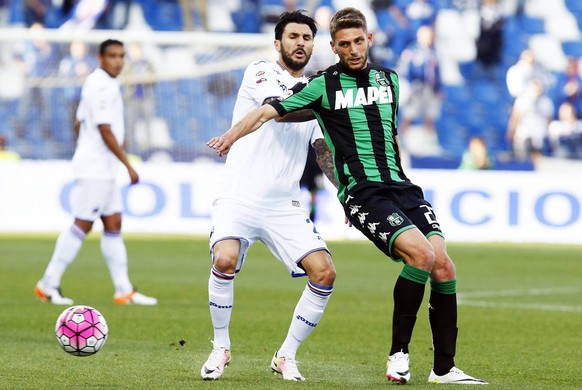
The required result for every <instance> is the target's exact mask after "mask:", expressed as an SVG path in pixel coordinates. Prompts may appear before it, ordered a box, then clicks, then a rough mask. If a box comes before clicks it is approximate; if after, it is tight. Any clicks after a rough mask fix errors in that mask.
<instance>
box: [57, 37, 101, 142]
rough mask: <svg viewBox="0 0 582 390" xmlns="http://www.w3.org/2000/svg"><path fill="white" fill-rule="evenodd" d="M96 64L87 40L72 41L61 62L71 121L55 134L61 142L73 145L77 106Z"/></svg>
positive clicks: (60, 71) (60, 73)
mask: <svg viewBox="0 0 582 390" xmlns="http://www.w3.org/2000/svg"><path fill="white" fill-rule="evenodd" d="M96 65H97V64H96V63H95V61H94V59H93V57H92V56H90V55H89V48H88V47H87V44H86V43H85V42H82V41H73V42H71V44H70V45H69V53H68V54H67V55H66V56H64V57H63V59H62V60H61V62H60V64H59V77H60V78H61V80H62V81H64V82H66V83H67V86H65V87H64V89H63V93H64V98H65V101H66V106H67V114H68V115H67V121H66V123H70V124H71V127H70V128H67V129H64V128H63V129H59V133H58V134H55V139H56V141H57V142H59V143H63V144H67V145H69V144H70V146H71V147H73V144H74V138H73V136H74V131H73V128H72V125H73V124H74V123H75V116H76V113H77V107H78V106H79V102H80V101H81V86H82V85H83V82H84V81H85V78H86V77H87V76H88V75H89V73H91V72H92V71H93V69H94V68H95V66H96Z"/></svg>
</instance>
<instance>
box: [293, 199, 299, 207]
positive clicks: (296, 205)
mask: <svg viewBox="0 0 582 390" xmlns="http://www.w3.org/2000/svg"><path fill="white" fill-rule="evenodd" d="M291 206H293V207H300V206H301V203H299V201H298V200H292V201H291Z"/></svg>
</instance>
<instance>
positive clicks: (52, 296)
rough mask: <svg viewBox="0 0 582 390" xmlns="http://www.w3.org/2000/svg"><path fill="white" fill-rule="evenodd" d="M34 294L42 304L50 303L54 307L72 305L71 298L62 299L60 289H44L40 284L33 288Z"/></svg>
mask: <svg viewBox="0 0 582 390" xmlns="http://www.w3.org/2000/svg"><path fill="white" fill-rule="evenodd" d="M34 293H35V294H36V296H37V297H38V298H39V299H40V300H41V301H44V302H50V303H52V304H55V305H69V306H70V305H72V304H73V300H72V299H71V298H66V297H63V294H62V293H61V289H60V288H59V287H57V288H44V287H43V286H42V285H41V283H40V282H38V283H37V284H36V286H35V287H34Z"/></svg>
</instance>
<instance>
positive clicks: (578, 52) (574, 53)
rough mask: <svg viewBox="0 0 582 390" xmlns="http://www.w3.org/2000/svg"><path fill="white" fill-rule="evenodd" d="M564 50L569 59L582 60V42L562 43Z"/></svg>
mask: <svg viewBox="0 0 582 390" xmlns="http://www.w3.org/2000/svg"><path fill="white" fill-rule="evenodd" d="M562 50H564V54H566V55H567V56H568V57H578V58H582V42H580V41H567V42H562Z"/></svg>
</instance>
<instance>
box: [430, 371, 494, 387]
mask: <svg viewBox="0 0 582 390" xmlns="http://www.w3.org/2000/svg"><path fill="white" fill-rule="evenodd" d="M428 381H429V383H440V384H459V385H487V384H488V383H487V382H486V381H484V380H483V379H477V378H473V377H472V376H470V375H467V374H465V373H464V372H463V371H461V370H459V369H458V368H457V367H453V368H451V371H449V372H447V373H446V374H445V375H437V374H435V373H434V370H431V371H430V375H429V376H428Z"/></svg>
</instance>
